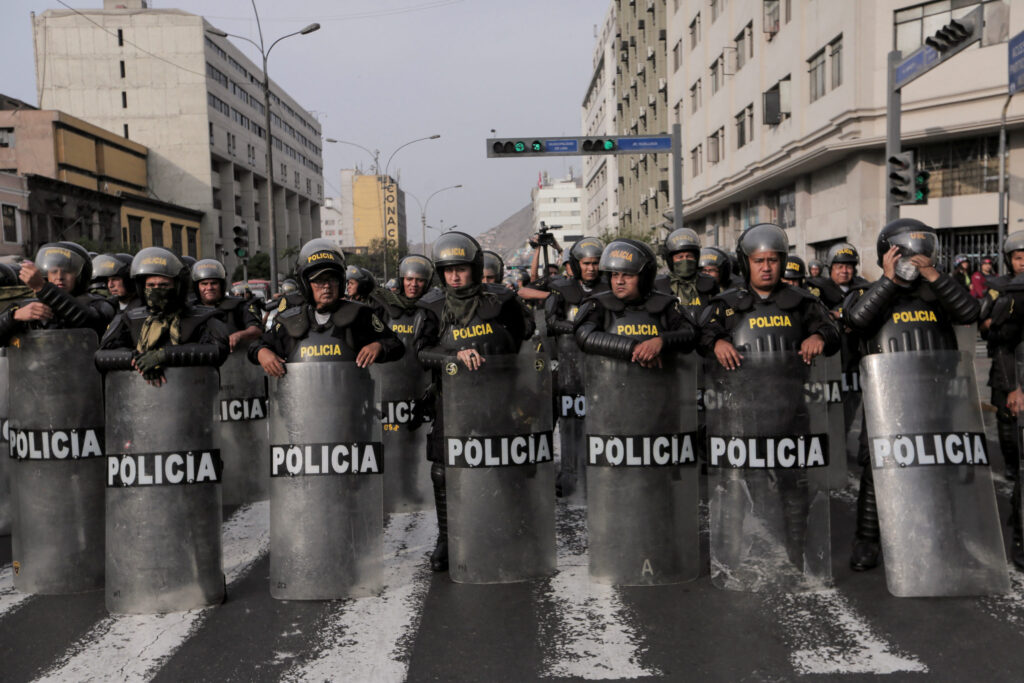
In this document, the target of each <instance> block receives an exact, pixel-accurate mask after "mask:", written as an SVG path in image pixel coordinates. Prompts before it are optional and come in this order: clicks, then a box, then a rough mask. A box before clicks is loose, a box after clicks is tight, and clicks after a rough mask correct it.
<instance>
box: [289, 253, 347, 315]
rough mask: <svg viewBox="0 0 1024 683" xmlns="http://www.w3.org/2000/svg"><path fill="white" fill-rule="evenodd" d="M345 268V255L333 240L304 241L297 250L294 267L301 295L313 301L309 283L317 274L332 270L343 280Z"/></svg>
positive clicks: (339, 279) (344, 278)
mask: <svg viewBox="0 0 1024 683" xmlns="http://www.w3.org/2000/svg"><path fill="white" fill-rule="evenodd" d="M345 270H346V269H345V256H344V255H343V254H342V253H341V251H340V250H339V249H338V246H337V245H336V244H335V243H334V242H331V241H330V240H326V239H323V238H317V239H312V240H310V241H308V242H306V244H304V245H303V247H302V249H300V250H299V262H298V264H297V265H296V268H295V271H296V275H297V276H298V281H299V282H298V284H299V290H300V291H301V292H302V296H303V297H305V299H306V300H307V301H313V289H312V288H311V287H310V285H309V283H310V281H312V280H313V278H315V277H316V276H317V275H320V274H322V273H325V272H328V271H332V272H334V274H335V275H337V276H338V281H339V282H344V281H345V280H346V279H347V278H346V273H345Z"/></svg>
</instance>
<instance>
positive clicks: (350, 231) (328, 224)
mask: <svg viewBox="0 0 1024 683" xmlns="http://www.w3.org/2000/svg"><path fill="white" fill-rule="evenodd" d="M342 173H344V171H342ZM320 236H321V237H323V238H325V239H329V240H331V241H332V242H334V243H335V244H337V245H338V248H339V249H342V250H345V251H351V250H352V249H354V248H355V246H356V235H355V229H354V228H353V223H352V204H351V203H350V202H349V203H346V202H343V201H342V200H341V198H340V197H324V205H323V206H321V207H320Z"/></svg>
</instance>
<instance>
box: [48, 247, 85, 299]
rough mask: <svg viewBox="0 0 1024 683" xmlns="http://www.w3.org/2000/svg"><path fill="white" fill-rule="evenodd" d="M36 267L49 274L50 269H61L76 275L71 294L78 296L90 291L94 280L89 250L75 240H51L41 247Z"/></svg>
mask: <svg viewBox="0 0 1024 683" xmlns="http://www.w3.org/2000/svg"><path fill="white" fill-rule="evenodd" d="M35 264H36V267H38V268H39V270H41V271H42V272H43V276H44V277H46V276H48V275H49V272H50V270H54V269H60V270H61V271H63V272H65V273H71V274H72V275H74V276H75V286H74V287H73V288H72V290H71V291H70V292H68V293H69V294H71V296H78V295H79V294H85V293H86V292H87V291H89V284H90V283H91V282H92V259H90V258H89V252H88V251H86V250H85V249H84V248H83V247H82V246H81V245H79V244H75V243H74V242H51V243H49V244H44V245H43V246H41V247H39V251H38V252H36V258H35Z"/></svg>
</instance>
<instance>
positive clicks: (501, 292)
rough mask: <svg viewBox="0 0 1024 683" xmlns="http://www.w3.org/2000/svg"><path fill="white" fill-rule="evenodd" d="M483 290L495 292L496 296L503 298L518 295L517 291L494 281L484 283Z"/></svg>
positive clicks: (490, 292)
mask: <svg viewBox="0 0 1024 683" xmlns="http://www.w3.org/2000/svg"><path fill="white" fill-rule="evenodd" d="M483 291H485V292H487V293H489V294H494V295H495V296H497V297H498V298H499V299H502V300H504V299H508V298H511V297H514V296H515V295H516V293H515V292H513V291H512V290H511V289H509V288H508V287H506V286H505V285H499V284H495V283H493V282H485V283H483Z"/></svg>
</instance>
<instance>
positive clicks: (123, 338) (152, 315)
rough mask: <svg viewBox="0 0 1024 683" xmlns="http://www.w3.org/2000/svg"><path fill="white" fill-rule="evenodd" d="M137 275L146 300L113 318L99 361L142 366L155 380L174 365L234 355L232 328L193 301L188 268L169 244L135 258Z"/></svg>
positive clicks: (110, 366) (107, 366) (103, 365)
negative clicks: (230, 349) (230, 341)
mask: <svg viewBox="0 0 1024 683" xmlns="http://www.w3.org/2000/svg"><path fill="white" fill-rule="evenodd" d="M131 276H132V279H133V280H134V281H135V287H136V289H137V290H138V291H141V292H142V296H143V300H144V303H145V305H144V306H137V307H135V308H127V309H125V310H123V311H121V312H120V313H118V314H117V317H116V318H115V319H114V320H113V322H111V323H110V327H109V328H107V331H106V333H105V334H104V335H103V339H101V340H100V350H99V351H97V352H96V367H97V369H99V371H100V372H108V371H111V370H128V369H135V370H137V371H138V372H139V373H140V374H141V375H142V376H143V378H144V379H145V380H146V381H147V382H149V383H150V384H153V385H155V386H159V385H161V384H164V383H165V382H166V381H167V378H166V377H165V375H164V369H165V368H169V367H182V366H196V365H212V366H217V367H219V366H220V365H221V364H222V363H223V362H224V360H225V359H226V358H227V355H228V332H227V329H226V328H225V326H224V324H223V323H222V322H221V321H220V320H218V319H217V312H216V310H214V309H210V308H206V307H197V306H193V305H191V304H189V303H188V293H189V290H190V289H191V288H190V287H189V284H190V282H191V278H190V277H189V272H188V268H187V267H186V266H185V264H183V263H182V262H181V260H180V259H179V258H178V257H177V256H175V255H174V254H173V253H172V252H170V251H169V250H167V249H164V248H163V247H146V248H145V249H143V250H142V251H140V252H139V253H138V254H136V255H135V258H133V259H132V268H131Z"/></svg>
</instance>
